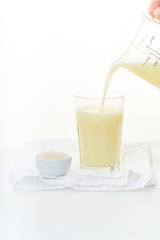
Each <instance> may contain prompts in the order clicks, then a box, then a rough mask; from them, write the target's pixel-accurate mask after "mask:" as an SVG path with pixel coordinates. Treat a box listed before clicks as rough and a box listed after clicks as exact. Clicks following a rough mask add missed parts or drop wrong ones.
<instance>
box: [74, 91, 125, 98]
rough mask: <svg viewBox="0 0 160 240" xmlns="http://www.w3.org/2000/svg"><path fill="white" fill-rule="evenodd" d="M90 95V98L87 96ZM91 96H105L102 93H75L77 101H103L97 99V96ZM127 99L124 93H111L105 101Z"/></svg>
mask: <svg viewBox="0 0 160 240" xmlns="http://www.w3.org/2000/svg"><path fill="white" fill-rule="evenodd" d="M87 94H88V96H87ZM89 94H95V95H96V94H97V95H103V94H102V93H101V92H78V93H75V94H74V95H73V96H74V98H77V99H88V100H102V99H103V96H102V97H95V96H89ZM123 98H125V94H124V93H122V92H110V93H109V96H106V97H105V98H104V99H105V100H107V99H108V100H111V99H123Z"/></svg>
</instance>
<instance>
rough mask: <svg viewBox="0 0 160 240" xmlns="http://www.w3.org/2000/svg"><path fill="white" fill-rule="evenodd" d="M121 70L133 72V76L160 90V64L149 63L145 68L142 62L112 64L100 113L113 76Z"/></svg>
mask: <svg viewBox="0 0 160 240" xmlns="http://www.w3.org/2000/svg"><path fill="white" fill-rule="evenodd" d="M119 68H124V69H126V70H128V71H130V72H132V73H133V74H135V75H137V76H139V77H141V78H142V79H144V80H145V81H147V82H148V83H150V84H152V85H153V86H155V87H157V88H159V89H160V63H158V64H157V65H155V64H154V63H152V62H150V63H147V64H146V65H145V66H144V65H143V64H142V62H129V63H119V64H117V65H116V64H112V65H111V67H110V69H109V71H108V73H107V76H106V80H105V86H104V90H103V98H102V102H101V106H100V110H99V111H100V112H103V108H104V102H105V97H106V95H107V92H108V88H109V85H110V83H111V80H112V77H113V74H114V73H115V71H117V70H118V69H119Z"/></svg>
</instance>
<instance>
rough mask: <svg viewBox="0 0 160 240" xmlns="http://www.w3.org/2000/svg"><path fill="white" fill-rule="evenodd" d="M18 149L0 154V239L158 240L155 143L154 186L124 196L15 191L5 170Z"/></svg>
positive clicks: (159, 166)
mask: <svg viewBox="0 0 160 240" xmlns="http://www.w3.org/2000/svg"><path fill="white" fill-rule="evenodd" d="M20 152H21V149H2V150H1V151H0V239H1V240H12V239H13V240H22V239H23V240H42V239H45V240H51V239H52V240H54V239H56V240H57V239H58V240H62V239H70V240H72V239H74V240H75V239H76V240H79V239H92V240H94V239H98V240H100V239H101V240H103V239H105V240H106V239H111V240H112V239H123V240H125V239H128V240H132V239H134V240H135V239H136V240H139V239H141V240H142V239H145V240H147V239H148V240H150V239H152V240H156V239H157V240H159V239H160V143H158V142H155V143H152V166H153V173H154V175H155V177H156V180H157V183H156V185H155V187H152V188H148V189H145V190H141V191H132V192H131V191H130V192H77V191H68V190H58V191H57V190H56V191H21V190H20V191H17V190H14V189H12V187H11V185H10V182H9V170H10V169H11V167H12V165H13V163H14V162H15V161H16V159H17V158H18V156H19V154H20Z"/></svg>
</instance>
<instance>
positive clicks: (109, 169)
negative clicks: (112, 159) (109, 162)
mask: <svg viewBox="0 0 160 240" xmlns="http://www.w3.org/2000/svg"><path fill="white" fill-rule="evenodd" d="M81 170H82V171H83V172H87V173H95V174H96V173H97V174H99V173H103V174H105V173H110V172H115V171H118V170H119V163H118V164H116V165H114V166H109V167H90V166H86V165H84V164H82V163H81Z"/></svg>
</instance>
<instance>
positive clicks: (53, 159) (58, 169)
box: [35, 151, 72, 178]
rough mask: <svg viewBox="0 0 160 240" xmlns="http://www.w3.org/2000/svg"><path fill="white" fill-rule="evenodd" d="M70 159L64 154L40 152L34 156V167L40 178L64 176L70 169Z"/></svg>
mask: <svg viewBox="0 0 160 240" xmlns="http://www.w3.org/2000/svg"><path fill="white" fill-rule="evenodd" d="M71 158H72V157H71V156H70V155H69V154H67V153H64V152H54V151H48V152H41V153H39V154H38V155H37V156H36V159H35V160H36V167H37V169H38V171H39V173H40V175H41V176H42V177H49V178H52V177H60V176H64V175H65V174H66V173H67V172H68V170H69V168H70V165H71Z"/></svg>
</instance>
